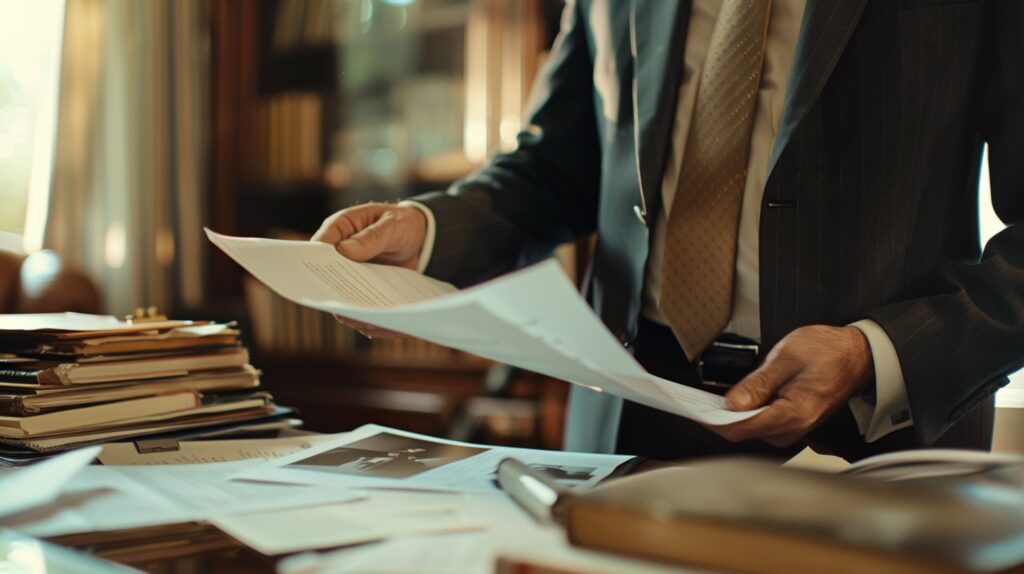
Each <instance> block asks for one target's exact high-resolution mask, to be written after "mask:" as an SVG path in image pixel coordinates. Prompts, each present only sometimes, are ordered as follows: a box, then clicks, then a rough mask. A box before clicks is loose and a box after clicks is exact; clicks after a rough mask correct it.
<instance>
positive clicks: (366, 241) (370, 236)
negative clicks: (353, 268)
mask: <svg viewBox="0 0 1024 574" xmlns="http://www.w3.org/2000/svg"><path fill="white" fill-rule="evenodd" d="M389 239H390V232H389V230H388V226H387V224H386V223H385V221H383V220H382V221H378V222H376V223H374V224H372V225H370V226H369V227H367V228H365V229H363V230H362V231H359V232H358V233H356V234H355V235H353V236H352V237H349V238H348V239H345V240H343V241H342V242H341V243H338V253H341V254H342V255H344V256H345V257H348V258H349V259H351V260H353V261H369V260H371V259H373V258H375V257H377V256H378V255H380V254H381V253H384V252H386V251H388V250H389V249H390V248H391V244H390V241H389Z"/></svg>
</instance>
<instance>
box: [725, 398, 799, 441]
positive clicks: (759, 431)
mask: <svg viewBox="0 0 1024 574" xmlns="http://www.w3.org/2000/svg"><path fill="white" fill-rule="evenodd" d="M794 406H795V405H793V404H792V403H790V402H789V401H785V400H778V401H775V402H774V403H772V404H770V405H768V408H766V409H765V410H763V411H761V412H759V413H757V414H756V415H754V416H752V417H750V418H749V419H747V420H744V421H740V422H738V423H732V424H730V425H725V426H719V427H711V430H713V431H715V432H716V433H718V434H719V435H721V436H723V437H725V438H726V439H728V440H730V441H733V442H742V441H745V440H750V439H753V438H764V437H765V436H769V435H770V436H773V437H774V436H776V435H779V434H789V433H791V432H795V425H796V423H797V422H798V420H797V419H798V417H797V415H796V413H795V412H794Z"/></svg>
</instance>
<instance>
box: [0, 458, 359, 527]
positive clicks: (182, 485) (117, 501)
mask: <svg viewBox="0 0 1024 574" xmlns="http://www.w3.org/2000/svg"><path fill="white" fill-rule="evenodd" d="M252 464H254V462H253V461H248V462H229V463H217V464H191V465H178V466H126V467H116V466H91V467H88V468H86V469H83V470H82V471H81V472H80V473H79V474H78V475H77V476H76V477H75V478H74V479H73V480H71V481H70V482H69V483H68V484H67V485H66V486H65V488H64V489H63V490H62V491H61V494H60V496H59V497H58V498H57V499H56V500H54V501H53V502H52V503H51V504H49V505H47V506H45V507H41V508H38V509H37V510H38V511H37V512H35V511H34V512H29V513H22V514H20V515H18V516H17V517H15V518H16V520H15V521H12V522H9V523H5V525H6V526H10V527H12V528H16V529H18V530H21V531H23V532H26V533H28V534H32V535H34V536H44V537H45V536H57V535H60V534H71V533H77V532H92V531H100V530H117V529H122V528H136V527H142V526H155V525H158V524H174V523H179V522H187V521H192V520H204V519H207V518H210V517H211V516H214V515H224V514H232V513H242V512H255V511H264V510H274V509H282V508H301V507H305V506H316V505H319V504H326V503H332V502H339V503H340V502H347V501H353V500H358V499H360V498H363V497H364V496H365V493H363V492H360V491H355V490H349V489H344V488H336V487H309V486H296V485H280V484H263V483H252V482H229V477H230V476H231V475H233V474H236V473H238V472H239V471H241V470H242V469H243V468H244V467H245V466H247V465H252Z"/></svg>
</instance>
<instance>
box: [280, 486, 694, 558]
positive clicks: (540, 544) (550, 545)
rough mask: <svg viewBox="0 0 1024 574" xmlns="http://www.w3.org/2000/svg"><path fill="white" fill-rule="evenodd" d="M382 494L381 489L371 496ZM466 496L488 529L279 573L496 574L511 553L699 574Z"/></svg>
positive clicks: (494, 497) (339, 553)
mask: <svg viewBox="0 0 1024 574" xmlns="http://www.w3.org/2000/svg"><path fill="white" fill-rule="evenodd" d="M384 495H385V493H380V496H384ZM377 496H378V494H377V492H376V491H375V492H374V493H373V494H372V495H371V497H373V498H376V497H377ZM463 496H464V497H465V502H464V505H465V508H466V512H467V513H468V514H469V515H470V516H471V517H472V518H475V519H476V520H478V521H480V522H482V523H484V524H486V525H487V529H486V530H483V531H479V532H465V533H456V534H447V535H445V536H444V537H438V536H426V535H420V536H404V537H400V538H394V539H390V540H386V541H383V542H380V543H378V544H371V545H366V546H359V547H355V548H346V549H342V550H334V551H331V552H321V553H312V552H307V553H304V554H299V555H296V556H292V557H288V558H285V559H284V560H282V561H281V562H278V564H277V570H278V572H280V573H281V574H367V573H370V572H373V573H376V574H385V573H386V574H406V573H408V574H493V573H494V572H495V569H494V563H495V559H496V557H497V556H498V555H512V556H526V557H529V558H535V559H540V558H542V557H543V558H544V559H546V561H548V562H550V563H553V564H557V565H559V566H561V567H562V569H561V570H558V571H562V570H564V571H566V572H593V573H595V574H597V573H607V574H612V573H614V574H634V573H635V574H641V573H642V574H680V573H681V572H690V573H692V572H696V571H695V570H692V569H681V568H675V567H673V566H670V565H662V564H657V563H653V562H643V561H638V560H631V559H628V558H622V557H618V556H614V555H612V554H608V553H604V552H596V551H590V550H585V549H582V548H578V547H575V546H571V545H570V544H569V542H568V541H567V540H566V537H565V531H564V530H563V529H562V528H561V527H559V526H556V525H544V524H539V523H537V522H536V521H535V520H533V519H532V518H531V517H530V516H529V515H528V514H527V513H526V512H524V511H523V510H522V509H521V508H519V506H517V505H516V504H515V503H514V502H512V500H511V499H509V497H507V496H505V495H504V494H502V493H488V494H484V493H474V494H466V495H463Z"/></svg>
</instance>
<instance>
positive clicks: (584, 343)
mask: <svg viewBox="0 0 1024 574" xmlns="http://www.w3.org/2000/svg"><path fill="white" fill-rule="evenodd" d="M207 235H208V236H209V238H210V240H211V241H212V242H213V243H214V244H216V245H217V246H218V247H220V248H221V249H223V250H224V252H225V253H227V254H228V255H229V256H231V257H232V258H233V259H235V261H237V262H238V263H239V264H240V265H242V267H244V268H245V269H247V270H248V271H249V272H250V273H252V274H253V275H254V276H255V277H256V278H257V279H259V280H260V281H262V282H263V283H264V284H266V285H267V286H268V287H270V288H271V289H272V290H274V291H276V292H277V293H278V294H280V295H281V296H283V297H285V298H287V299H290V300H292V301H294V302H296V303H298V304H300V305H305V306H307V307H312V308H314V309H319V310H321V311H326V312H329V313H336V314H339V315H345V316H347V317H351V318H353V319H356V320H359V321H363V322H366V323H370V324H374V325H378V326H380V327H384V328H387V329H390V330H393V331H398V332H400V333H405V334H408V335H412V336H415V337H419V338H422V339H426V340H428V341H431V342H434V343H438V344H441V345H445V346H448V347H452V348H455V349H459V350H461V351H466V352H469V353H473V354H476V355H481V356H483V357H487V358H489V359H493V360H495V361H500V362H503V363H507V364H509V365H513V366H516V367H521V368H524V369H528V370H531V371H536V372H540V373H543V374H546V375H550V376H553V377H556V378H559V379H563V380H566V381H569V382H571V383H576V384H579V385H583V386H586V387H588V388H591V389H593V390H596V391H600V392H607V393H611V394H614V395H617V396H621V397H623V398H627V399H629V400H633V401H636V402H639V403H642V404H645V405H647V406H650V407H653V408H657V409H660V410H663V411H667V412H671V413H674V414H677V415H680V416H684V417H688V418H691V419H694V420H697V421H700V422H704V423H708V424H716V425H723V424H729V423H732V422H737V421H740V420H744V419H746V418H749V417H751V416H753V415H754V414H756V413H757V412H758V411H756V410H755V411H745V412H736V411H732V410H729V409H728V407H727V405H726V402H725V400H724V399H723V398H722V397H720V396H718V395H715V394H712V393H708V392H706V391H702V390H699V389H693V388H684V387H681V386H680V385H676V384H674V383H671V382H668V381H665V380H664V379H659V378H658V377H655V376H653V375H650V374H649V373H647V372H646V371H645V370H644V369H643V368H642V367H641V366H640V365H639V363H637V362H636V360H634V359H633V357H632V356H631V355H630V354H629V353H628V352H627V351H626V350H625V349H624V348H623V347H622V345H621V344H619V342H618V341H617V340H616V338H615V337H614V336H612V334H611V333H610V332H608V330H607V329H606V328H605V327H604V325H603V324H602V323H601V320H600V319H599V318H598V317H597V316H596V315H594V313H593V311H592V310H591V309H590V307H589V306H588V305H587V303H586V302H585V301H584V300H583V298H582V297H581V296H580V294H579V292H578V291H577V290H576V288H575V286H573V285H572V283H571V282H570V281H569V280H568V278H567V277H566V276H565V274H564V273H563V272H562V271H561V269H560V268H559V267H558V264H557V263H555V262H554V261H553V260H549V261H547V262H544V263H541V264H538V265H535V266H532V267H529V268H527V269H523V270H520V271H516V272H513V273H509V274H507V275H505V276H503V277H500V278H498V279H495V280H493V281H490V282H487V283H484V284H482V285H478V286H476V287H472V288H469V289H465V290H463V291H454V290H453V289H452V288H451V286H439V285H436V284H437V283H438V282H436V281H434V280H432V279H429V278H427V277H423V276H421V275H418V274H416V273H413V272H411V271H409V270H407V269H397V268H393V267H385V268H383V269H382V268H381V266H373V265H367V264H360V263H353V262H351V261H348V260H346V259H344V258H343V257H342V256H341V255H339V254H338V253H337V252H336V251H335V250H334V249H333V248H331V247H330V246H327V245H322V244H317V243H313V242H304V241H272V240H266V239H248V238H235V237H227V236H224V235H219V234H216V233H214V232H212V231H209V230H207ZM335 267H336V268H337V269H338V270H337V272H332V273H331V274H330V275H328V274H326V273H325V272H323V271H322V269H324V268H332V269H333V268H335ZM399 276H400V277H399ZM442 285H443V284H442ZM394 286H398V289H394V290H397V291H401V293H399V294H391V291H390V290H392V287H394ZM385 291H387V293H388V294H387V295H386V296H384V295H380V296H379V295H377V294H375V293H377V292H381V293H384V292H385ZM677 387H678V388H677Z"/></svg>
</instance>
